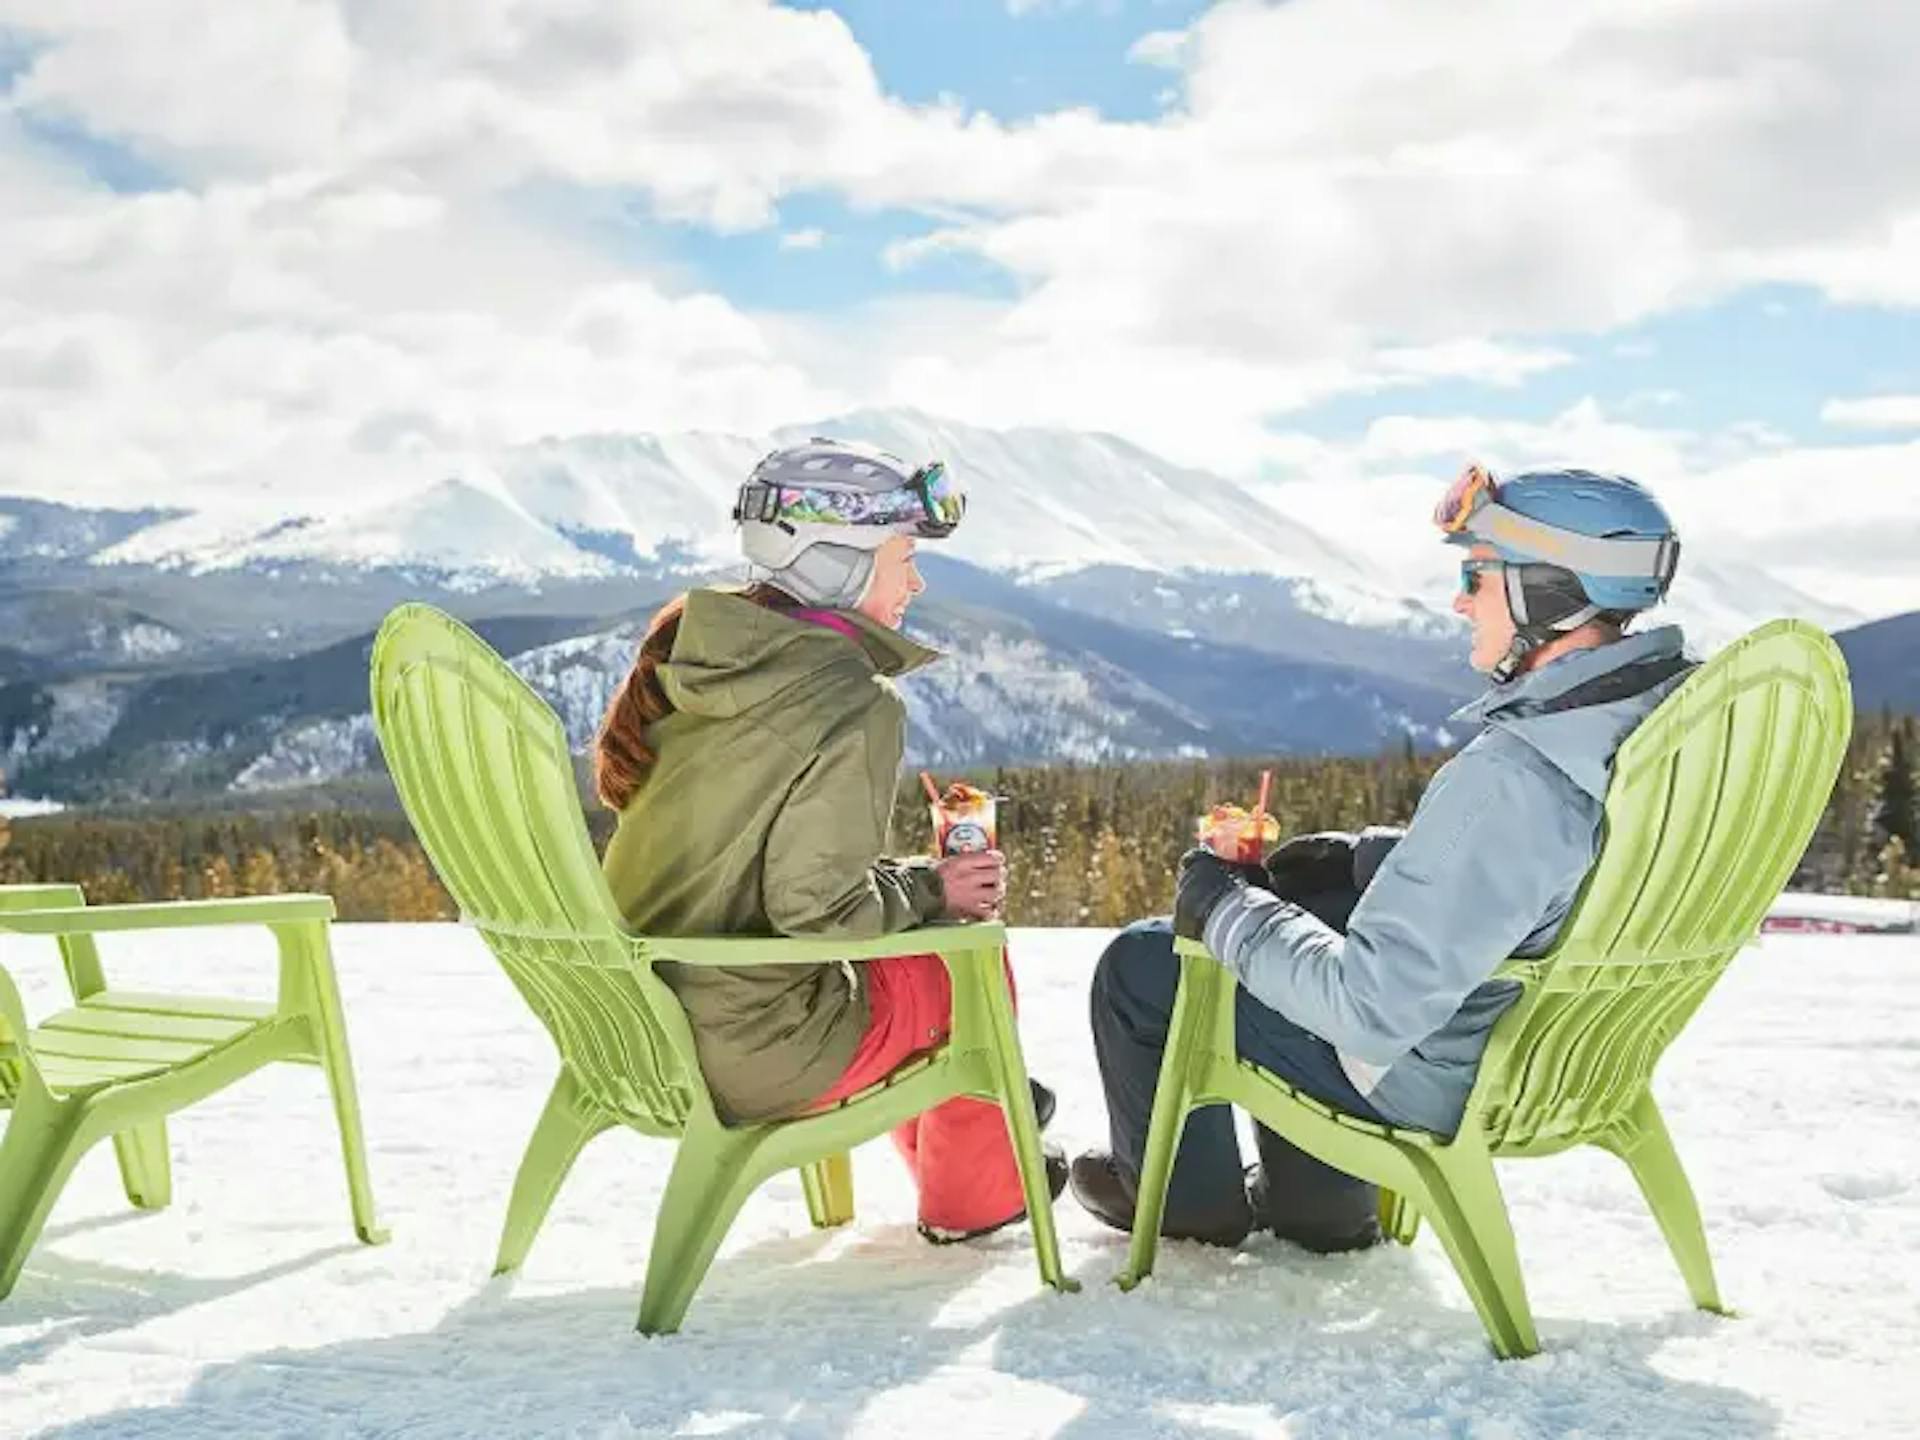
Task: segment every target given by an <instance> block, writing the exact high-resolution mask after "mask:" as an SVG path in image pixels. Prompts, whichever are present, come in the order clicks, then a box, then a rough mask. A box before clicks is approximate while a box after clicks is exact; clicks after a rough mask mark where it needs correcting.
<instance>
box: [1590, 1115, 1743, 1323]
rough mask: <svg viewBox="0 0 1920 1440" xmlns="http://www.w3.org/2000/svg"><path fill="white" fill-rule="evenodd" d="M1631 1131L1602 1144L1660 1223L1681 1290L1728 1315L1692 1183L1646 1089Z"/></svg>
mask: <svg viewBox="0 0 1920 1440" xmlns="http://www.w3.org/2000/svg"><path fill="white" fill-rule="evenodd" d="M1632 1123H1633V1130H1632V1133H1631V1134H1630V1135H1628V1136H1626V1137H1624V1138H1623V1139H1622V1140H1621V1141H1620V1142H1618V1143H1612V1142H1609V1143H1608V1144H1607V1147H1606V1148H1607V1149H1609V1150H1611V1151H1613V1153H1614V1154H1616V1155H1618V1156H1619V1157H1620V1158H1621V1159H1622V1160H1624V1161H1626V1162H1627V1168H1628V1169H1630V1170H1632V1171H1633V1178H1634V1180H1635V1181H1636V1182H1638V1184H1639V1186H1640V1193H1641V1194H1642V1195H1644V1196H1645V1197H1646V1201H1647V1207H1648V1208H1649V1209H1650V1210H1652V1211H1653V1218H1654V1219H1655V1220H1656V1221H1658V1222H1659V1224H1660V1233H1661V1234H1662V1235H1664V1236H1665V1237H1666V1240H1667V1248H1668V1249H1669V1250H1671V1251H1672V1252H1673V1258H1674V1260H1675V1261H1677V1262H1678V1263H1679V1266H1680V1274H1681V1275H1682V1276H1683V1277H1685V1279H1686V1282H1687V1293H1688V1294H1689V1295H1691V1296H1692V1297H1693V1303H1694V1304H1695V1305H1697V1306H1699V1307H1700V1308H1701V1309H1702V1310H1711V1311H1713V1312H1714V1313H1715V1314H1716V1315H1731V1314H1732V1313H1733V1312H1732V1311H1731V1310H1729V1309H1728V1308H1727V1307H1726V1305H1725V1304H1724V1303H1723V1302H1722V1301H1721V1299H1720V1287H1719V1285H1718V1284H1717V1283H1715V1281H1714V1277H1713V1257H1712V1256H1711V1255H1710V1254H1709V1253H1708V1251H1707V1232H1706V1230H1705V1228H1704V1227H1703V1226H1702V1225H1701V1223H1700V1206H1699V1204H1698V1202H1696V1201H1695V1199H1694V1198H1693V1186H1692V1185H1691V1184H1689V1183H1688V1181H1687V1172H1686V1171H1685V1170H1684V1169H1683V1168H1681V1165H1680V1156H1679V1154H1678V1153H1677V1152H1676V1151H1675V1150H1674V1148H1673V1137H1672V1136H1670V1135H1669V1134H1668V1133H1667V1124H1666V1121H1665V1120H1664V1119H1662V1118H1661V1115H1660V1107H1659V1106H1657V1105H1655V1104H1654V1102H1653V1096H1652V1095H1651V1094H1648V1095H1643V1096H1642V1097H1641V1098H1640V1102H1639V1103H1638V1104H1637V1105H1635V1106H1634V1110H1633V1121H1632Z"/></svg>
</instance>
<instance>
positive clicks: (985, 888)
mask: <svg viewBox="0 0 1920 1440" xmlns="http://www.w3.org/2000/svg"><path fill="white" fill-rule="evenodd" d="M920 783H921V785H922V786H924V787H925V788H926V792H927V808H928V810H929V812H930V813H931V815H932V817H933V848H934V853H935V854H937V855H939V856H941V857H942V858H941V860H940V863H939V864H937V865H935V866H934V867H933V868H934V870H935V871H936V872H938V874H939V876H940V884H941V888H942V890H943V891H944V893H945V895H946V897H947V908H946V915H947V918H948V919H949V920H984V919H987V918H989V917H991V916H994V915H997V914H999V913H1000V908H1001V906H1002V905H1004V904H1005V902H1006V895H1007V857H1006V856H1005V855H1003V854H1001V853H1000V848H999V833H998V825H997V824H996V811H997V808H998V807H997V805H996V804H995V797H993V796H992V795H989V794H987V792H986V791H984V790H978V789H975V788H974V787H973V786H971V785H968V784H965V783H963V782H961V781H959V780H956V781H954V782H953V783H952V784H951V785H949V786H947V788H946V790H945V791H944V792H943V791H941V790H940V789H939V787H938V786H936V785H935V784H934V783H933V778H932V777H931V776H929V775H928V774H927V772H926V771H924V770H922V771H921V772H920Z"/></svg>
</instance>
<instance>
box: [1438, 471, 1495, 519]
mask: <svg viewBox="0 0 1920 1440" xmlns="http://www.w3.org/2000/svg"><path fill="white" fill-rule="evenodd" d="M1499 491H1500V486H1499V483H1498V482H1497V481H1496V480H1495V479H1494V478H1493V472H1492V471H1491V470H1483V469H1482V468H1481V467H1480V466H1478V465H1469V466H1467V468H1466V469H1464V470H1462V471H1461V472H1460V478H1459V479H1457V480H1455V481H1454V482H1453V484H1451V485H1449V486H1448V487H1447V493H1446V494H1444V495H1442V496H1441V497H1440V503H1439V504H1438V505H1435V506H1434V507H1433V523H1434V524H1436V525H1438V526H1439V527H1440V528H1441V529H1442V530H1444V531H1446V532H1447V533H1448V534H1449V535H1457V534H1459V533H1460V532H1461V531H1462V530H1464V529H1466V528H1467V521H1468V520H1469V519H1471V518H1472V516H1473V512H1474V511H1476V510H1478V509H1479V508H1480V507H1481V506H1482V505H1485V504H1486V503H1487V502H1488V501H1490V500H1492V499H1493V498H1494V496H1495V495H1497V494H1498V493H1499Z"/></svg>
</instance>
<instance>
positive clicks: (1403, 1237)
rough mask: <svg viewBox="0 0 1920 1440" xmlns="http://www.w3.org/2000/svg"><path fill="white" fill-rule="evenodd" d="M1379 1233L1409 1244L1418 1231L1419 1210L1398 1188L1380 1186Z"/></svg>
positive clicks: (1403, 1243)
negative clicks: (1391, 1188)
mask: <svg viewBox="0 0 1920 1440" xmlns="http://www.w3.org/2000/svg"><path fill="white" fill-rule="evenodd" d="M1380 1233H1381V1234H1383V1235H1385V1236H1386V1237H1387V1238H1388V1239H1389V1240H1395V1241H1398V1242H1399V1243H1400V1244H1402V1245H1411V1244H1413V1242H1414V1238H1415V1237H1416V1236H1418V1235H1419V1233H1420V1212H1419V1211H1418V1210H1417V1209H1415V1208H1414V1204H1413V1201H1411V1200H1410V1199H1408V1198H1407V1197H1406V1196H1405V1195H1402V1194H1401V1193H1400V1192H1399V1191H1398V1190H1389V1189H1388V1188H1387V1187H1386V1186H1384V1185H1382V1186H1381V1187H1380Z"/></svg>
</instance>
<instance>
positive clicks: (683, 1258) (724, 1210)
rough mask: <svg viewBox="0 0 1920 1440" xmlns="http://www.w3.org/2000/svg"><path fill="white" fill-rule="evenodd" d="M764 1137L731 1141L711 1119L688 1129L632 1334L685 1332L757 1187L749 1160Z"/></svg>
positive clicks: (655, 1234)
mask: <svg viewBox="0 0 1920 1440" xmlns="http://www.w3.org/2000/svg"><path fill="white" fill-rule="evenodd" d="M764 1133H765V1132H749V1133H747V1134H738V1135H737V1134H732V1133H729V1132H728V1131H726V1130H724V1129H722V1128H721V1127H720V1126H719V1125H718V1124H717V1123H715V1122H714V1121H712V1120H710V1119H701V1118H696V1119H694V1120H693V1121H691V1122H690V1123H689V1124H688V1126H687V1131H686V1134H685V1135H684V1136H683V1137H682V1139H681V1141H680V1145H679V1148H678V1149H677V1150H675V1151H674V1156H673V1170H672V1172H671V1173H670V1174H669V1175H668V1176H667V1188H666V1193H665V1194H663V1195H662V1196H661V1197H660V1215H659V1218H658V1219H656V1220H655V1221H654V1225H653V1245H652V1248H651V1249H650V1250H649V1251H648V1254H647V1283H646V1286H645V1288H644V1290H643V1291H642V1292H641V1296H640V1319H639V1322H638V1324H637V1325H636V1327H635V1328H636V1329H638V1330H639V1331H640V1333H641V1334H643V1335H671V1334H672V1333H673V1332H674V1331H676V1330H678V1329H679V1328H680V1322H681V1321H682V1320H683V1319H685V1318H686V1314H687V1307H688V1306H689V1305H691V1304H692V1303H693V1295H694V1292H695V1291H696V1290H698V1289H699V1288H700V1282H701V1281H702V1280H704V1279H705V1278H706V1274H707V1268H708V1267H709V1266H710V1265H712V1264H713V1257H714V1255H715V1254H717V1253H718V1252H719V1249H720V1242H721V1241H722V1240H723V1239H725V1238H726V1234H727V1229H728V1227H729V1226H731V1225H732V1224H733V1218H734V1216H735V1215H737V1214H739V1213H740V1207H741V1206H742V1205H744V1204H745V1203H746V1199H747V1196H748V1195H750V1194H752V1193H753V1187H754V1186H755V1185H756V1184H758V1183H759V1180H760V1178H761V1177H759V1176H757V1175H755V1174H754V1173H753V1170H752V1161H753V1155H754V1151H755V1150H756V1149H758V1148H759V1146H760V1143H761V1139H762V1136H763V1135H764Z"/></svg>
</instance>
